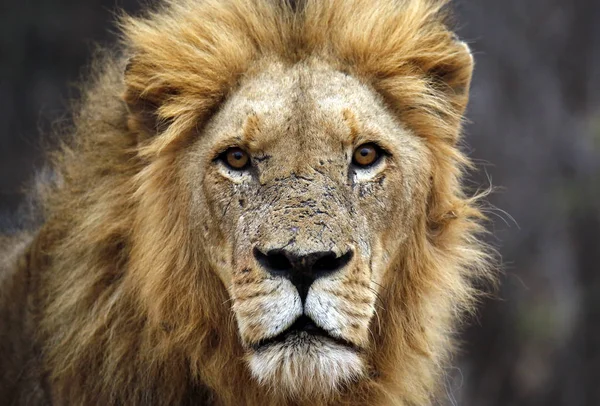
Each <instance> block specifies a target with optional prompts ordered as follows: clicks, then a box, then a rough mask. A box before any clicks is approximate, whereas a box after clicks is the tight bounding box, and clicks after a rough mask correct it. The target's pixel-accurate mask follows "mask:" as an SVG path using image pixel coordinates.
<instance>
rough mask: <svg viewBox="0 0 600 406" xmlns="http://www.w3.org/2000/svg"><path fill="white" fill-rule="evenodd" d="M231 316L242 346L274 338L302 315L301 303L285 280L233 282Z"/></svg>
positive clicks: (288, 282) (293, 289)
mask: <svg viewBox="0 0 600 406" xmlns="http://www.w3.org/2000/svg"><path fill="white" fill-rule="evenodd" d="M231 296H232V300H233V312H234V314H235V318H236V321H237V324H238V329H239V333H240V338H241V340H242V343H243V344H244V345H246V346H251V345H253V344H256V343H258V342H259V341H261V340H264V339H268V338H270V337H275V336H277V335H278V334H280V333H281V332H283V331H285V330H286V329H287V328H288V327H289V326H290V325H292V323H293V322H294V320H296V319H297V318H298V317H299V316H300V315H302V312H303V310H302V303H301V301H300V298H299V296H298V295H297V293H296V290H295V288H294V287H293V286H292V284H291V283H290V281H288V280H287V279H283V278H280V279H277V280H262V281H255V282H250V283H244V282H240V281H238V282H237V283H236V282H235V281H234V284H233V285H232V288H231Z"/></svg>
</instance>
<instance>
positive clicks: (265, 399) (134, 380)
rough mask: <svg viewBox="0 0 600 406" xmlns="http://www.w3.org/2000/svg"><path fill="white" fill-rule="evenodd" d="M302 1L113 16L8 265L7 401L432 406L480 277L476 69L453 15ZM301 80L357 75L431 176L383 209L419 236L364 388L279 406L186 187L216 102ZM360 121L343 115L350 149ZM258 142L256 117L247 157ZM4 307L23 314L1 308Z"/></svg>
mask: <svg viewBox="0 0 600 406" xmlns="http://www.w3.org/2000/svg"><path fill="white" fill-rule="evenodd" d="M299 3H300V5H299V6H298V7H299V10H297V11H293V10H291V9H290V8H288V7H286V6H284V5H281V4H279V2H277V1H275V0H273V1H270V0H221V1H217V0H205V1H200V0H195V1H194V0H183V1H178V2H169V4H167V5H165V6H164V7H161V8H160V9H158V10H157V11H155V12H153V13H151V14H149V15H148V16H147V17H145V18H137V19H134V18H129V17H126V18H123V20H122V28H123V31H124V39H123V51H122V54H119V56H109V57H106V58H104V59H103V60H102V61H101V63H100V68H99V69H98V74H97V75H96V77H95V79H94V80H93V81H92V82H91V83H92V85H91V86H90V87H89V89H88V90H87V91H86V93H85V98H84V100H83V102H82V107H81V109H80V111H79V113H78V114H77V116H76V118H75V126H74V131H73V136H72V137H71V138H70V139H68V140H66V141H65V145H64V146H63V147H62V148H61V149H60V151H58V152H57V153H55V154H54V156H53V158H54V170H55V171H56V173H57V177H58V179H59V181H57V183H56V185H55V186H54V187H52V188H50V189H49V190H47V191H45V193H44V196H43V198H42V203H43V205H44V210H45V216H46V221H45V222H44V224H43V226H42V227H41V228H40V229H39V230H37V231H36V233H35V236H34V237H33V241H34V242H33V243H30V244H29V248H28V253H27V254H21V257H22V258H27V260H23V261H20V263H19V264H18V266H17V263H16V262H17V261H15V260H11V261H9V260H8V259H7V260H6V261H5V262H6V263H5V264H4V265H3V267H4V269H3V270H2V272H4V273H5V274H4V275H8V276H2V279H0V281H1V282H2V286H1V287H0V292H1V293H2V296H0V298H1V299H2V300H1V301H0V305H1V306H2V307H3V308H4V310H3V312H4V313H3V314H11V315H12V316H13V317H10V318H8V317H4V318H2V319H1V320H2V322H3V324H5V326H6V327H5V326H2V327H1V328H2V330H3V331H10V333H9V334H8V335H7V336H8V338H6V337H4V336H3V338H2V340H3V343H2V345H1V346H0V350H1V351H2V354H1V357H0V360H1V361H2V365H0V367H1V368H2V369H3V370H4V369H5V368H10V370H11V371H12V372H11V374H7V377H3V380H4V388H5V389H3V392H0V397H2V398H8V396H10V397H11V399H12V400H13V401H14V402H15V403H21V404H25V403H28V404H49V403H53V404H58V405H60V404H86V405H87V404H102V405H117V404H127V405H136V404H137V405H142V404H157V405H172V404H188V403H189V404H216V405H249V406H250V405H283V404H290V405H291V404H310V405H316V404H323V405H325V404H331V405H364V404H369V405H426V404H429V403H430V402H431V401H432V397H433V396H434V395H435V394H436V393H437V387H438V383H439V382H440V380H441V379H442V375H443V368H444V366H445V365H446V364H447V362H448V360H449V355H450V353H451V350H452V348H453V345H452V343H453V332H454V330H455V328H456V325H457V323H458V322H459V320H460V318H461V315H462V314H463V312H464V311H465V310H466V311H470V310H472V307H473V303H474V298H475V297H476V290H475V289H474V288H473V287H472V282H473V281H474V280H475V279H478V278H481V277H486V276H487V275H488V271H487V270H486V269H487V262H488V255H487V254H486V251H485V249H484V246H483V244H482V243H481V242H480V241H479V240H478V234H479V233H480V232H481V231H482V228H481V226H480V225H479V221H480V220H481V219H482V215H481V213H480V212H479V211H478V209H477V208H476V206H475V199H471V198H467V197H466V196H465V194H464V193H463V191H462V187H461V176H462V172H463V168H464V167H465V166H467V165H468V160H467V158H466V157H465V156H464V155H463V154H462V153H461V152H460V151H459V149H458V148H457V147H456V143H457V141H458V140H459V137H460V130H461V119H462V114H463V112H464V109H465V107H466V103H467V99H468V87H469V81H470V76H471V71H472V59H471V56H470V54H469V52H468V49H467V48H466V47H465V46H464V45H463V44H462V43H460V42H458V41H457V40H456V39H455V37H454V36H453V35H452V33H451V32H450V31H448V29H447V28H446V26H445V24H444V19H445V13H444V11H443V7H444V6H445V3H446V2H445V1H433V0H378V1H372V0H345V1H342V0H320V1H317V0H307V1H304V2H299ZM296 66H300V68H295V67H296ZM294 69H300V71H299V72H300V73H297V74H298V75H313V72H317V73H314V74H315V75H319V74H321V73H319V72H321V71H323V72H324V73H322V75H323V77H325V78H327V77H333V76H332V75H337V73H331V72H342V73H343V74H345V75H349V76H350V77H351V78H354V79H352V80H356V86H357V89H359V88H360V89H363V88H364V89H368V92H372V93H373V94H375V95H376V96H373V97H374V100H376V102H375V104H379V103H381V106H382V107H381V109H383V110H386V111H389V112H390V114H391V116H393V117H394V119H395V120H396V121H395V122H396V123H401V126H403V127H406V131H407V133H410V134H414V137H416V138H415V141H414V142H415V143H416V144H415V145H421V146H423V151H426V156H427V159H426V160H427V164H425V163H424V164H423V165H422V166H421V164H418V165H417V164H415V165H416V166H415V167H416V168H417V167H418V168H419V171H420V172H419V178H418V179H417V178H415V179H413V181H414V182H413V183H414V186H411V189H410V190H412V191H413V193H414V199H412V200H411V199H408V200H401V202H404V203H406V205H404V206H403V205H402V204H400V203H398V205H399V206H402V207H404V208H402V209H400V208H398V209H394V210H397V211H395V212H394V213H396V214H397V216H398V217H402V219H392V218H389V217H388V220H389V221H391V222H393V223H394V224H401V225H408V226H410V228H409V229H405V230H404V231H403V233H404V234H405V236H404V237H402V244H400V245H398V248H397V249H394V250H393V253H394V257H393V258H391V259H389V260H388V261H387V262H386V265H385V268H386V271H385V274H383V275H382V277H381V282H380V284H381V285H383V286H385V287H384V288H381V289H380V290H379V291H378V292H377V297H378V298H379V299H378V300H379V301H378V303H379V304H378V306H380V307H381V309H379V310H377V315H376V317H375V318H373V319H372V321H371V323H370V325H369V331H370V333H369V334H370V336H369V337H368V338H367V339H366V340H367V344H365V347H364V348H365V350H364V354H362V355H361V356H362V357H364V359H365V360H366V361H365V362H366V363H367V365H368V374H366V375H365V376H362V377H360V378H359V379H357V380H356V381H352V382H351V383H346V384H344V385H342V386H340V387H338V388H336V390H335V391H334V392H332V393H327V394H315V395H314V396H311V394H310V393H308V394H305V396H300V395H294V396H291V397H290V394H289V393H286V392H285V391H278V390H277V388H268V387H265V386H263V385H259V384H258V383H257V381H256V380H255V379H254V378H253V377H252V376H251V375H250V373H249V371H248V367H247V365H246V364H245V361H244V359H245V347H244V346H243V345H242V343H241V342H240V333H239V331H238V327H237V326H236V321H235V319H234V316H233V313H232V302H236V301H237V302H239V301H240V297H239V296H240V295H241V294H242V293H243V291H241V290H237V291H235V292H237V293H235V292H234V293H235V294H234V297H233V298H231V289H230V287H231V286H236V284H238V285H237V286H241V285H239V284H240V283H241V282H240V278H242V277H244V278H250V276H243V275H242V274H241V273H236V272H233V271H217V268H219V269H220V267H222V266H223V265H222V264H230V263H232V261H233V262H235V261H241V260H240V259H239V257H238V256H236V255H234V253H231V252H228V250H229V249H230V248H231V247H230V245H227V244H228V243H227V241H228V239H229V238H231V234H232V233H233V231H232V230H233V229H227V228H226V226H225V225H219V224H216V223H215V220H213V219H214V218H215V216H220V215H221V214H222V213H220V212H219V213H212V212H208V208H207V207H208V206H206V205H198V199H200V198H196V197H195V196H196V194H195V192H194V190H196V189H194V188H195V186H196V184H195V183H194V182H195V181H194V180H193V179H194V177H193V176H190V173H194V172H193V171H194V170H195V169H194V168H195V167H194V164H193V163H194V162H202V164H203V165H204V164H205V163H206V165H208V162H210V159H209V158H207V156H208V154H209V152H207V151H206V150H205V147H203V146H202V145H203V144H198V143H199V142H204V141H197V140H196V138H197V137H198V135H199V134H203V133H207V134H210V133H211V131H213V130H214V131H217V130H218V128H219V127H218V124H214V123H219V122H220V121H219V117H220V116H219V114H220V115H221V116H222V115H223V114H224V113H222V109H223V108H224V107H223V106H225V105H226V102H227V101H229V100H235V97H237V96H235V95H236V94H238V93H236V92H241V93H240V94H242V95H243V94H251V95H254V94H255V93H252V92H254V90H243V89H252V86H254V85H253V83H258V88H259V89H260V84H261V83H262V82H261V80H266V79H261V78H262V77H263V76H264V75H265V72H268V75H267V77H268V78H269V77H271V76H274V77H279V76H278V75H280V76H281V77H282V78H286V77H288V76H286V75H295V74H296V73H293V72H296V71H295V70H294ZM123 72H125V73H124V74H123ZM286 72H292V73H286ZM306 72H307V73H306ZM261 75H263V76H261ZM311 77H312V76H311ZM335 77H337V76H335ZM282 80H283V79H282ZM278 83H279V82H278ZM353 83H354V82H353ZM240 89H241V90H240ZM244 92H246V93H244ZM231 103H234V102H231ZM234 104H235V103H234ZM231 108H232V109H234V107H231ZM383 110H382V111H383ZM359 116H360V114H359V113H357V112H356V111H351V110H349V111H344V114H343V117H344V120H343V121H344V122H345V123H347V125H348V126H349V128H350V133H351V138H352V139H354V138H355V137H357V134H358V133H360V132H361V125H362V124H361V123H362V122H363V120H364V118H361V117H359ZM211 123H213V124H211ZM340 123H341V121H340ZM211 125H212V127H211ZM268 125H269V122H268V121H267V120H266V119H261V117H259V116H254V115H251V118H250V119H249V120H248V121H246V123H245V127H244V128H245V130H244V131H245V134H246V135H245V136H246V138H247V139H248V142H249V143H250V144H252V142H253V139H259V138H260V134H261V128H263V126H268ZM331 125H333V124H331ZM340 125H342V124H340ZM390 125H392V124H390ZM394 125H396V124H394ZM215 126H216V127H217V129H214V127H215ZM206 137H208V136H206ZM215 137H216V136H215ZM255 142H258V141H255ZM298 165H300V164H298ZM296 169H297V171H296V172H295V173H301V171H302V170H304V169H302V168H301V167H300V166H298V167H297V168H296ZM415 170H416V169H415ZM202 173H204V172H202ZM311 173H312V172H311ZM409 175H410V173H409V174H407V176H409ZM207 176H208V175H207ZM215 176H216V175H215ZM311 176H312V175H311ZM328 176H329V175H328ZM215 179H217V178H215ZM218 179H221V178H218ZM327 179H331V176H329V178H327ZM327 179H326V180H324V182H325V181H327V182H329V180H327ZM218 182H224V181H223V180H218ZM265 182H267V180H265ZM399 182H400V181H399V180H398V183H399ZM382 183H383V180H382ZM409 183H410V179H409ZM225 185H226V184H225V183H219V184H218V185H217V186H215V188H216V189H215V190H217V191H219V190H226V188H227V187H229V186H225ZM202 187H208V186H201V187H200V189H202ZM307 187H309V186H307ZM390 187H394V186H393V185H392V186H390ZM203 190H204V189H203ZM210 190H212V189H210ZM307 190H308V189H307ZM203 193H207V192H206V190H204V192H203ZM217 193H218V192H217ZM315 193H316V192H315ZM201 198H206V199H209V200H210V199H216V200H217V201H219V202H220V201H221V200H222V199H224V198H221V197H218V196H217V195H214V194H212V195H211V194H208V195H206V196H204V195H202V196H201ZM219 199H221V200H219ZM405 199H407V198H405ZM219 202H218V203H219ZM211 204H212V203H211ZM219 204H220V203H219ZM240 204H241V203H240ZM387 204H388V206H390V207H392V206H393V204H392V203H390V202H388V203H387ZM210 207H212V206H210ZM215 207H221V206H215ZM227 207H229V206H227ZM394 207H395V206H394ZM190 208H191V209H190ZM227 210H228V209H227V208H226V209H224V211H223V213H226V212H227ZM236 210H238V209H236ZM239 210H242V209H239ZM336 210H337V209H336ZM367 211H368V210H367ZM223 215H225V214H223ZM230 216H231V214H230ZM392 217H393V216H392ZM223 221H224V223H226V221H228V220H223ZM396 222H398V223H396ZM191 223H193V226H191V225H190V224H191ZM340 230H342V231H340V233H344V232H346V231H344V230H345V229H340ZM334 234H335V233H334ZM334 237H335V236H334ZM332 238H333V237H332ZM335 238H337V237H335ZM382 238H384V237H382ZM384 240H385V238H384ZM390 241H391V236H390ZM391 251H392V250H390V252H391ZM5 257H6V258H8V256H5ZM232 257H233V258H234V259H232ZM219 264H220V265H219ZM238 265H239V264H236V265H235V266H238ZM239 266H241V265H239ZM357 266H358V265H357ZM236 269H237V268H236ZM252 272H253V273H251V275H253V276H252V277H255V276H256V275H258V273H256V272H258V271H254V270H253V271H252ZM358 277H362V276H360V275H359V276H357V278H358ZM9 278H14V280H15V281H17V282H15V283H16V284H17V285H18V284H19V283H21V284H23V285H22V287H21V288H18V289H15V288H13V286H16V285H15V283H7V282H6V280H8V279H9ZM19 281H20V282H19ZM246 282H247V283H250V282H248V281H245V282H244V283H246ZM232 284H233V285H232ZM18 286H21V285H18ZM251 286H253V285H251ZM228 289H229V291H228ZM240 292H242V293H240ZM252 292H254V291H252ZM344 292H347V291H344ZM351 296H352V295H351ZM357 298H358V296H353V297H351V298H350V300H356V299H357ZM365 300H366V299H365ZM369 300H370V299H369ZM237 302H236V303H237ZM9 303H18V306H16V307H12V309H14V308H16V309H17V310H11V309H9V310H8V311H6V309H7V308H8V304H9ZM13 306H14V305H13ZM25 306H27V312H26V314H24V315H23V318H22V319H21V320H15V317H14V315H15V314H16V313H15V312H18V311H19V309H22V308H23V307H25ZM234 306H235V304H234ZM240 306H242V305H241V304H240ZM9 329H10V330H9ZM5 335H6V334H5ZM349 337H350V338H352V336H349ZM356 337H357V338H356V340H358V341H360V339H362V338H361V337H362V336H358V335H357V336H356ZM249 339H252V338H249ZM15 343H16V344H15ZM23 343H26V344H23ZM37 354H39V355H37ZM20 368H22V370H20ZM307 384H308V382H307ZM0 389H2V387H0ZM5 394H6V396H5ZM50 399H51V401H50Z"/></svg>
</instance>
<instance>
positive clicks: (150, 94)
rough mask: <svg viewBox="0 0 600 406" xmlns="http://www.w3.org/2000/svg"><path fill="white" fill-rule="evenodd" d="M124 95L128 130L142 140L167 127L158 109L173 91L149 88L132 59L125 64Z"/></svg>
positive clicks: (146, 79) (154, 87)
mask: <svg viewBox="0 0 600 406" xmlns="http://www.w3.org/2000/svg"><path fill="white" fill-rule="evenodd" d="M124 80H125V93H124V94H123V100H124V101H125V103H126V104H127V108H128V110H129V117H128V120H127V126H128V127H129V130H130V131H132V132H134V133H136V134H137V135H138V139H140V140H143V139H146V138H148V137H151V136H153V135H155V134H159V133H161V132H162V131H164V130H165V128H166V127H167V126H168V124H169V123H168V121H167V120H165V119H164V118H161V117H160V114H159V108H160V107H161V106H162V105H163V104H164V103H165V102H166V101H167V100H168V99H169V98H170V97H172V96H173V95H174V94H176V91H175V90H174V89H171V88H168V87H165V86H149V85H148V78H147V75H146V74H145V71H144V69H143V67H141V66H139V64H138V63H137V61H136V59H135V58H134V57H132V58H130V59H129V61H128V62H127V65H126V67H125V71H124Z"/></svg>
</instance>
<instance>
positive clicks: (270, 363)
mask: <svg viewBox="0 0 600 406" xmlns="http://www.w3.org/2000/svg"><path fill="white" fill-rule="evenodd" d="M246 359H247V361H248V365H249V367H250V371H251V372H252V375H253V376H254V377H255V378H256V379H257V380H258V381H259V383H261V384H262V385H265V386H267V387H268V388H269V389H270V390H273V391H277V392H281V394H283V395H286V396H289V397H295V398H298V397H303V396H307V395H310V396H315V395H318V396H325V397H326V396H328V395H330V394H332V393H333V392H335V390H336V389H337V388H339V387H340V386H341V385H343V384H345V383H348V382H350V381H353V380H357V379H358V378H360V377H361V376H362V375H363V373H364V363H363V360H362V359H361V357H360V355H359V354H358V353H357V351H356V350H354V349H353V348H351V347H348V346H345V345H342V344H340V343H337V342H335V341H333V340H331V339H330V338H327V337H322V336H314V335H310V334H307V333H305V332H298V333H295V334H292V335H289V336H288V337H286V339H285V340H284V341H281V342H274V343H271V344H268V345H265V346H263V347H260V348H258V349H255V350H253V351H252V352H251V353H249V354H248V356H247V358H246Z"/></svg>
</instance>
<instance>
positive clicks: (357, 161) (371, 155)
mask: <svg viewBox="0 0 600 406" xmlns="http://www.w3.org/2000/svg"><path fill="white" fill-rule="evenodd" d="M381 155H382V154H381V148H379V147H378V146H377V145H376V144H373V143H368V144H363V145H361V146H359V147H358V148H356V149H355V150H354V155H353V156H352V163H353V164H354V165H356V166H359V167H368V166H371V165H373V164H374V163H375V162H377V161H378V160H379V158H381Z"/></svg>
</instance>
